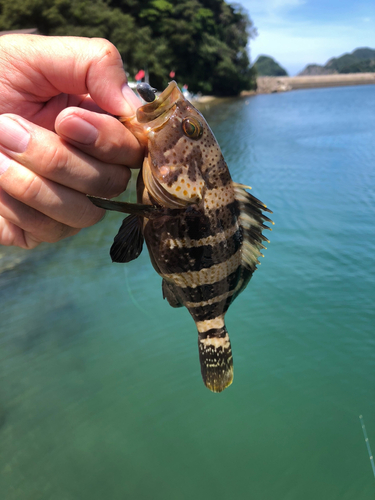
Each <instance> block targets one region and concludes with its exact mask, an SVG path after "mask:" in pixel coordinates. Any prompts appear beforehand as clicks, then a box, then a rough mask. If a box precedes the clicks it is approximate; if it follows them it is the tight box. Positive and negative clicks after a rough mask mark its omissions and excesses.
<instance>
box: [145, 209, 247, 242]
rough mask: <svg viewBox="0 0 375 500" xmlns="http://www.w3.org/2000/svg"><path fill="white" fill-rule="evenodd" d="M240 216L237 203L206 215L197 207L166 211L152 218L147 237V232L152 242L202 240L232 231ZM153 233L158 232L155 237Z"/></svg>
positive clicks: (212, 210)
mask: <svg viewBox="0 0 375 500" xmlns="http://www.w3.org/2000/svg"><path fill="white" fill-rule="evenodd" d="M239 214H240V211H239V207H238V202H237V201H233V202H231V203H229V204H228V205H224V206H222V207H220V208H215V209H210V210H205V212H204V213H203V211H202V210H198V209H197V208H196V207H195V206H189V207H188V208H186V209H172V210H171V209H166V210H165V211H164V214H162V215H159V214H158V215H157V217H155V218H152V219H151V218H150V220H149V222H148V223H147V226H146V228H145V236H146V231H147V232H149V233H150V234H149V237H150V239H151V240H153V239H155V238H156V239H157V240H159V239H161V238H162V239H165V238H172V239H180V238H186V237H187V238H190V239H191V240H200V239H203V238H207V237H208V236H214V235H216V234H217V233H222V232H224V231H226V230H227V229H230V228H231V227H233V226H234V225H235V224H237V220H238V216H239ZM147 228H149V230H148V229H147ZM153 232H156V234H155V236H153V235H152V233H153Z"/></svg>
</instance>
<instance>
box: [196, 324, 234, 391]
mask: <svg viewBox="0 0 375 500" xmlns="http://www.w3.org/2000/svg"><path fill="white" fill-rule="evenodd" d="M198 333H199V337H198V347H199V360H200V362H201V371H202V378H203V382H204V383H205V385H206V387H207V388H208V389H210V391H212V392H222V391H223V390H224V389H226V388H227V387H228V386H230V384H231V383H232V381H233V357H232V348H231V345H230V340H229V335H228V332H227V329H226V328H225V326H223V327H221V328H212V329H210V330H208V331H206V332H199V331H198Z"/></svg>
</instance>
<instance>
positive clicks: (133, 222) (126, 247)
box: [109, 215, 143, 262]
mask: <svg viewBox="0 0 375 500" xmlns="http://www.w3.org/2000/svg"><path fill="white" fill-rule="evenodd" d="M142 247H143V234H142V218H141V217H138V216H137V215H129V217H126V218H125V219H124V220H123V222H122V224H121V227H120V229H119V232H118V233H117V235H116V236H115V239H114V242H113V245H112V246H111V250H110V252H109V253H110V255H111V259H112V262H130V261H132V260H134V259H136V258H137V257H138V256H139V255H140V253H141V252H142Z"/></svg>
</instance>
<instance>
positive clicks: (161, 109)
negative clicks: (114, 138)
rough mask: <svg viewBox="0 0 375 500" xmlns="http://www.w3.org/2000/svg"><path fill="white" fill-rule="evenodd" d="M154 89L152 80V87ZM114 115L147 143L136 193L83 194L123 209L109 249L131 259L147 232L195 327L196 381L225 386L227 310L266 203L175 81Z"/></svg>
mask: <svg viewBox="0 0 375 500" xmlns="http://www.w3.org/2000/svg"><path fill="white" fill-rule="evenodd" d="M152 90H154V89H152ZM144 95H145V96H146V99H148V100H149V101H151V100H152V99H154V100H152V101H151V102H146V103H145V104H143V105H142V106H141V107H139V108H138V109H137V111H136V114H135V115H134V116H132V117H130V118H129V117H128V118H121V117H119V120H120V121H121V122H122V123H123V125H124V126H125V127H126V128H128V129H129V130H130V131H131V132H132V133H133V134H134V135H135V136H136V138H137V139H138V141H139V142H140V144H141V145H142V146H143V147H144V151H145V156H144V161H143V165H142V168H141V170H140V173H139V175H138V178H137V203H126V202H119V201H114V200H109V199H105V198H98V197H93V196H89V199H90V200H91V201H92V202H93V203H94V204H95V205H97V206H99V207H101V208H104V209H106V210H115V211H119V212H123V213H126V214H129V215H128V217H126V218H125V219H124V220H123V222H122V225H121V227H120V229H119V232H118V234H117V235H116V237H115V238H114V242H113V245H112V247H111V250H110V255H111V258H112V260H113V261H114V262H123V263H125V262H130V261H132V260H134V259H136V258H137V257H138V256H139V255H140V254H141V252H142V248H143V243H144V242H146V245H147V248H148V252H149V255H150V259H151V263H152V265H153V267H154V269H155V270H156V272H157V273H158V274H159V275H160V276H161V277H162V293H163V298H164V299H167V301H168V302H169V304H170V305H171V306H172V307H174V308H178V307H182V306H184V307H186V308H187V309H188V311H189V313H190V315H191V316H192V318H193V320H194V322H195V325H196V329H197V331H198V352H199V359H200V365H201V374H202V378H203V382H204V384H205V385H206V387H207V388H208V389H210V390H211V391H212V392H216V393H219V392H222V391H223V390H224V389H225V388H227V387H228V386H229V385H230V384H231V383H232V381H233V356H232V348H231V342H230V338H229V334H228V331H227V328H226V326H225V321H224V317H225V314H226V312H227V310H228V308H229V306H230V305H231V303H232V302H233V301H234V300H235V299H236V297H238V295H239V294H240V293H241V292H242V291H243V290H244V289H245V288H246V286H247V285H248V283H249V281H250V279H251V277H252V275H253V273H254V271H255V270H256V268H257V265H258V264H259V257H260V256H262V255H263V254H262V253H261V250H262V249H265V248H266V247H265V246H264V242H269V240H268V239H267V238H266V237H265V236H264V235H263V234H262V231H263V230H264V229H271V228H270V227H269V226H267V225H266V224H265V222H270V223H272V224H273V222H272V221H271V219H269V218H268V217H267V216H266V215H265V214H264V212H269V213H272V212H271V210H270V209H269V208H268V207H267V206H266V205H265V204H264V203H262V202H261V201H260V200H259V199H257V198H255V197H254V196H253V195H252V194H250V193H249V192H248V186H245V185H242V184H239V183H236V182H234V181H233V180H232V178H231V175H230V172H229V169H228V166H227V164H226V162H225V160H224V157H223V154H222V152H221V150H220V146H219V144H218V142H217V140H216V138H215V136H214V134H213V132H212V131H211V129H210V127H209V125H208V123H207V122H206V120H205V118H204V117H203V115H202V114H201V113H200V112H199V111H198V110H197V109H196V108H195V107H194V106H193V105H192V104H191V103H190V102H189V101H188V100H187V99H186V98H185V97H184V95H183V93H182V92H181V91H180V89H179V87H178V86H177V84H176V82H174V81H172V82H171V83H169V85H168V86H167V88H166V89H165V90H164V91H163V92H162V93H161V94H160V95H159V97H156V95H155V94H154V93H153V92H151V91H149V92H147V89H146V90H145V92H144Z"/></svg>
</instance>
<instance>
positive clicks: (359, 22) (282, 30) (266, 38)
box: [239, 0, 375, 75]
mask: <svg viewBox="0 0 375 500" xmlns="http://www.w3.org/2000/svg"><path fill="white" fill-rule="evenodd" d="M239 1H240V2H241V4H242V5H243V6H244V7H245V8H246V9H247V10H248V11H249V13H250V16H251V19H252V20H253V22H254V25H255V26H256V28H257V31H258V36H257V37H256V38H255V39H254V40H251V42H250V56H251V60H252V61H254V60H255V59H256V58H257V56H258V55H260V54H265V55H269V56H271V57H273V58H274V59H276V60H277V61H278V62H279V63H280V64H281V65H282V66H283V67H284V68H285V69H286V70H287V71H288V72H289V74H291V75H294V74H296V73H298V72H299V71H301V70H302V69H303V68H304V67H305V66H306V65H307V64H312V63H316V64H325V63H326V62H327V61H328V59H330V58H331V57H338V56H340V55H342V54H343V53H344V52H352V51H353V50H354V49H356V48H357V47H372V48H375V35H374V33H375V17H373V16H372V17H370V16H369V15H367V16H366V15H365V16H364V15H363V12H362V13H361V14H362V15H358V16H350V17H349V16H348V18H347V19H346V20H345V19H344V20H343V19H342V18H341V19H340V21H339V20H337V23H336V24H335V22H334V21H333V22H332V19H331V20H330V21H328V20H327V21H326V22H324V21H323V22H322V20H321V18H320V19H319V20H316V19H311V18H307V17H306V20H305V21H304V22H301V21H300V22H296V21H295V20H293V21H292V20H290V14H291V12H292V11H294V12H295V13H298V15H299V18H301V17H302V18H303V12H304V4H305V0H242V1H241V0H239ZM358 14H359V13H358ZM369 14H370V12H369Z"/></svg>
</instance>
